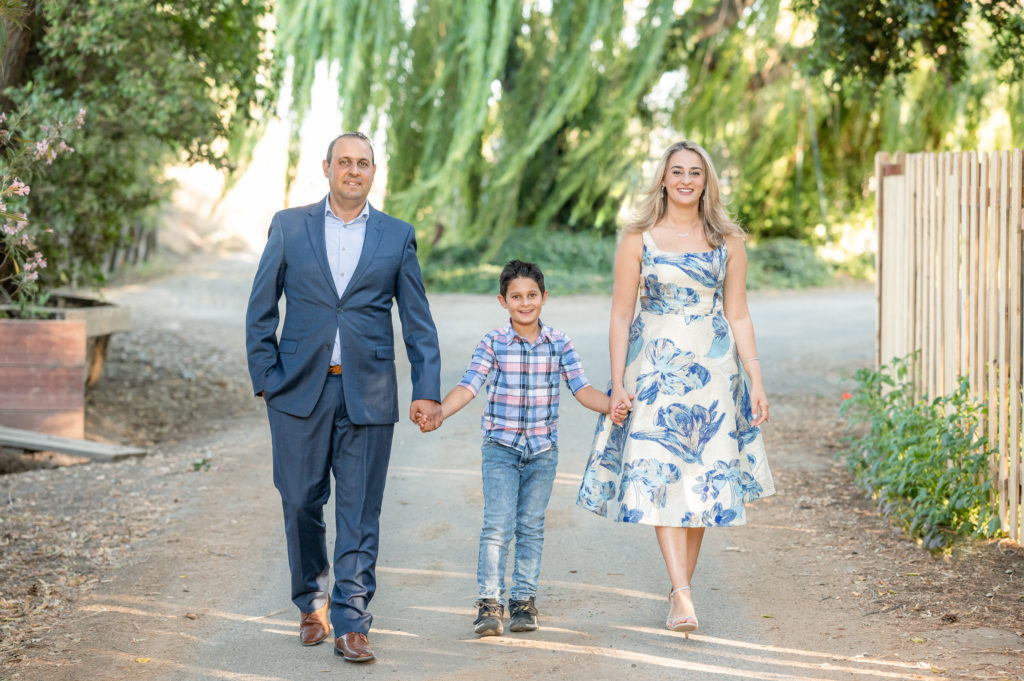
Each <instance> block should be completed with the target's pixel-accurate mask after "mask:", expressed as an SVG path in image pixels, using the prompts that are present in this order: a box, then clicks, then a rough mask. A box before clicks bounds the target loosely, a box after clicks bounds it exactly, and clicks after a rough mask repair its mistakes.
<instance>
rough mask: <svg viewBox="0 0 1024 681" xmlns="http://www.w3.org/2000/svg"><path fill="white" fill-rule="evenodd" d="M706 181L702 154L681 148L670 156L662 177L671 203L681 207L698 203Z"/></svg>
mask: <svg viewBox="0 0 1024 681" xmlns="http://www.w3.org/2000/svg"><path fill="white" fill-rule="evenodd" d="M704 182H705V177H704V163H703V161H702V159H701V157H700V154H698V153H697V152H695V151H690V150H689V149H680V150H679V151H677V152H675V153H674V154H672V155H671V156H670V157H669V159H668V167H667V168H665V177H664V178H663V179H662V183H663V184H664V185H665V196H666V197H667V198H668V202H669V205H676V206H678V207H680V208H684V207H693V206H696V205H698V204H699V203H700V196H701V193H702V192H703V191H704Z"/></svg>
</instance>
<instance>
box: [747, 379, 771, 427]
mask: <svg viewBox="0 0 1024 681" xmlns="http://www.w3.org/2000/svg"><path fill="white" fill-rule="evenodd" d="M750 408H751V410H752V411H753V412H754V420H753V421H751V422H750V425H751V426H759V425H761V424H762V423H768V396H767V395H765V393H764V389H763V388H755V389H753V390H751V391H750Z"/></svg>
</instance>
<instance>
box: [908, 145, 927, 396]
mask: <svg viewBox="0 0 1024 681" xmlns="http://www.w3.org/2000/svg"><path fill="white" fill-rule="evenodd" d="M923 166H924V163H923V159H922V156H921V155H920V154H915V155H913V175H914V176H913V211H912V213H911V216H910V219H911V220H912V221H911V222H909V223H908V224H911V225H913V246H914V248H913V250H912V251H911V252H910V253H909V254H908V255H909V257H910V258H911V262H912V265H911V266H912V267H913V271H914V273H915V274H916V281H915V282H914V289H915V290H916V297H915V298H914V300H913V306H912V307H911V309H912V310H913V314H912V316H911V321H910V323H911V324H913V347H914V349H915V350H920V351H921V352H923V353H924V352H925V351H926V347H925V345H926V343H927V342H928V336H927V335H926V334H925V327H926V326H927V324H926V323H927V316H928V312H927V309H928V307H927V305H926V302H927V300H928V297H927V293H928V289H927V288H926V287H925V280H926V279H927V276H926V274H927V272H926V271H925V254H924V251H925V248H926V244H925V215H924V211H923V210H922V207H923V206H924V201H925V198H924V190H923V186H924V182H923V178H924V172H923V171H924V168H923ZM924 375H925V370H924V363H923V361H919V363H916V364H915V366H914V368H913V376H914V394H918V395H920V394H922V393H924V392H925V391H926V388H925V385H926V382H925V377H924Z"/></svg>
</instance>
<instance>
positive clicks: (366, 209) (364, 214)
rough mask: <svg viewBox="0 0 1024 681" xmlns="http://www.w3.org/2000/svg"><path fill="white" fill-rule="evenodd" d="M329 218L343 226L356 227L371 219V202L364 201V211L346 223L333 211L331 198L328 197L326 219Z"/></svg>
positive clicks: (325, 211) (325, 203)
mask: <svg viewBox="0 0 1024 681" xmlns="http://www.w3.org/2000/svg"><path fill="white" fill-rule="evenodd" d="M328 216H330V217H332V218H334V219H335V220H337V221H338V222H340V223H342V224H343V225H354V224H356V223H359V222H366V221H367V220H369V219H370V202H369V201H364V202H363V209H362V210H361V211H359V215H357V216H355V217H354V218H353V219H352V220H351V221H349V222H345V221H344V220H342V219H341V218H340V217H338V216H337V215H335V214H334V211H333V210H331V197H330V196H328V197H327V199H326V200H324V217H325V218H326V217H328Z"/></svg>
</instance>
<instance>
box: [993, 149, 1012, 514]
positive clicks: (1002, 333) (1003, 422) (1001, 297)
mask: <svg viewBox="0 0 1024 681" xmlns="http://www.w3.org/2000/svg"><path fill="white" fill-rule="evenodd" d="M1009 160H1010V158H1009V154H1006V153H1001V154H999V174H998V176H997V185H998V187H993V194H994V195H995V196H993V203H994V204H995V214H996V220H997V222H996V227H997V229H998V230H999V269H998V275H997V278H996V285H997V287H998V294H997V295H998V305H997V310H998V314H999V320H998V325H997V327H996V328H997V332H996V333H997V334H998V338H997V340H996V354H995V356H994V357H993V359H996V360H997V361H998V366H997V368H996V376H997V380H998V388H997V395H998V400H999V402H998V408H997V412H998V414H999V423H998V424H997V426H996V437H998V438H999V474H1000V477H1001V478H1002V482H1003V484H1004V485H1005V484H1006V481H1007V480H1008V479H1009V475H1010V471H1009V458H1010V455H1009V451H1008V449H1007V445H1008V440H1009V429H1008V427H1007V426H1008V423H1009V419H1010V414H1009V404H1008V399H1007V396H1008V393H1009V384H1008V381H1007V378H1008V376H1007V374H1008V371H1007V370H1008V368H1009V366H1008V360H1009V357H1008V356H1007V347H1006V345H1007V342H1008V340H1009V331H1008V329H1007V322H1008V319H1007V318H1008V317H1009V313H1010V311H1009V309H1008V300H1007V295H1006V294H1007V289H1008V288H1009V281H1008V271H1007V260H1008V258H1007V251H1008V247H1009V226H1010V225H1009V219H1008V218H1009V215H1008V210H1009V203H1010V197H1009V189H1010V187H1009V184H1010V172H1009V171H1010V163H1009ZM1007 502H1008V499H1007V498H1006V493H1005V491H1004V492H1003V493H1002V494H1000V495H999V506H1000V509H1001V510H1003V511H1004V514H1003V518H1005V519H1006V520H1007V521H1009V511H1008V506H1007ZM1008 524H1009V522H1007V523H1006V525H1008ZM1004 526H1005V525H1004Z"/></svg>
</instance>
